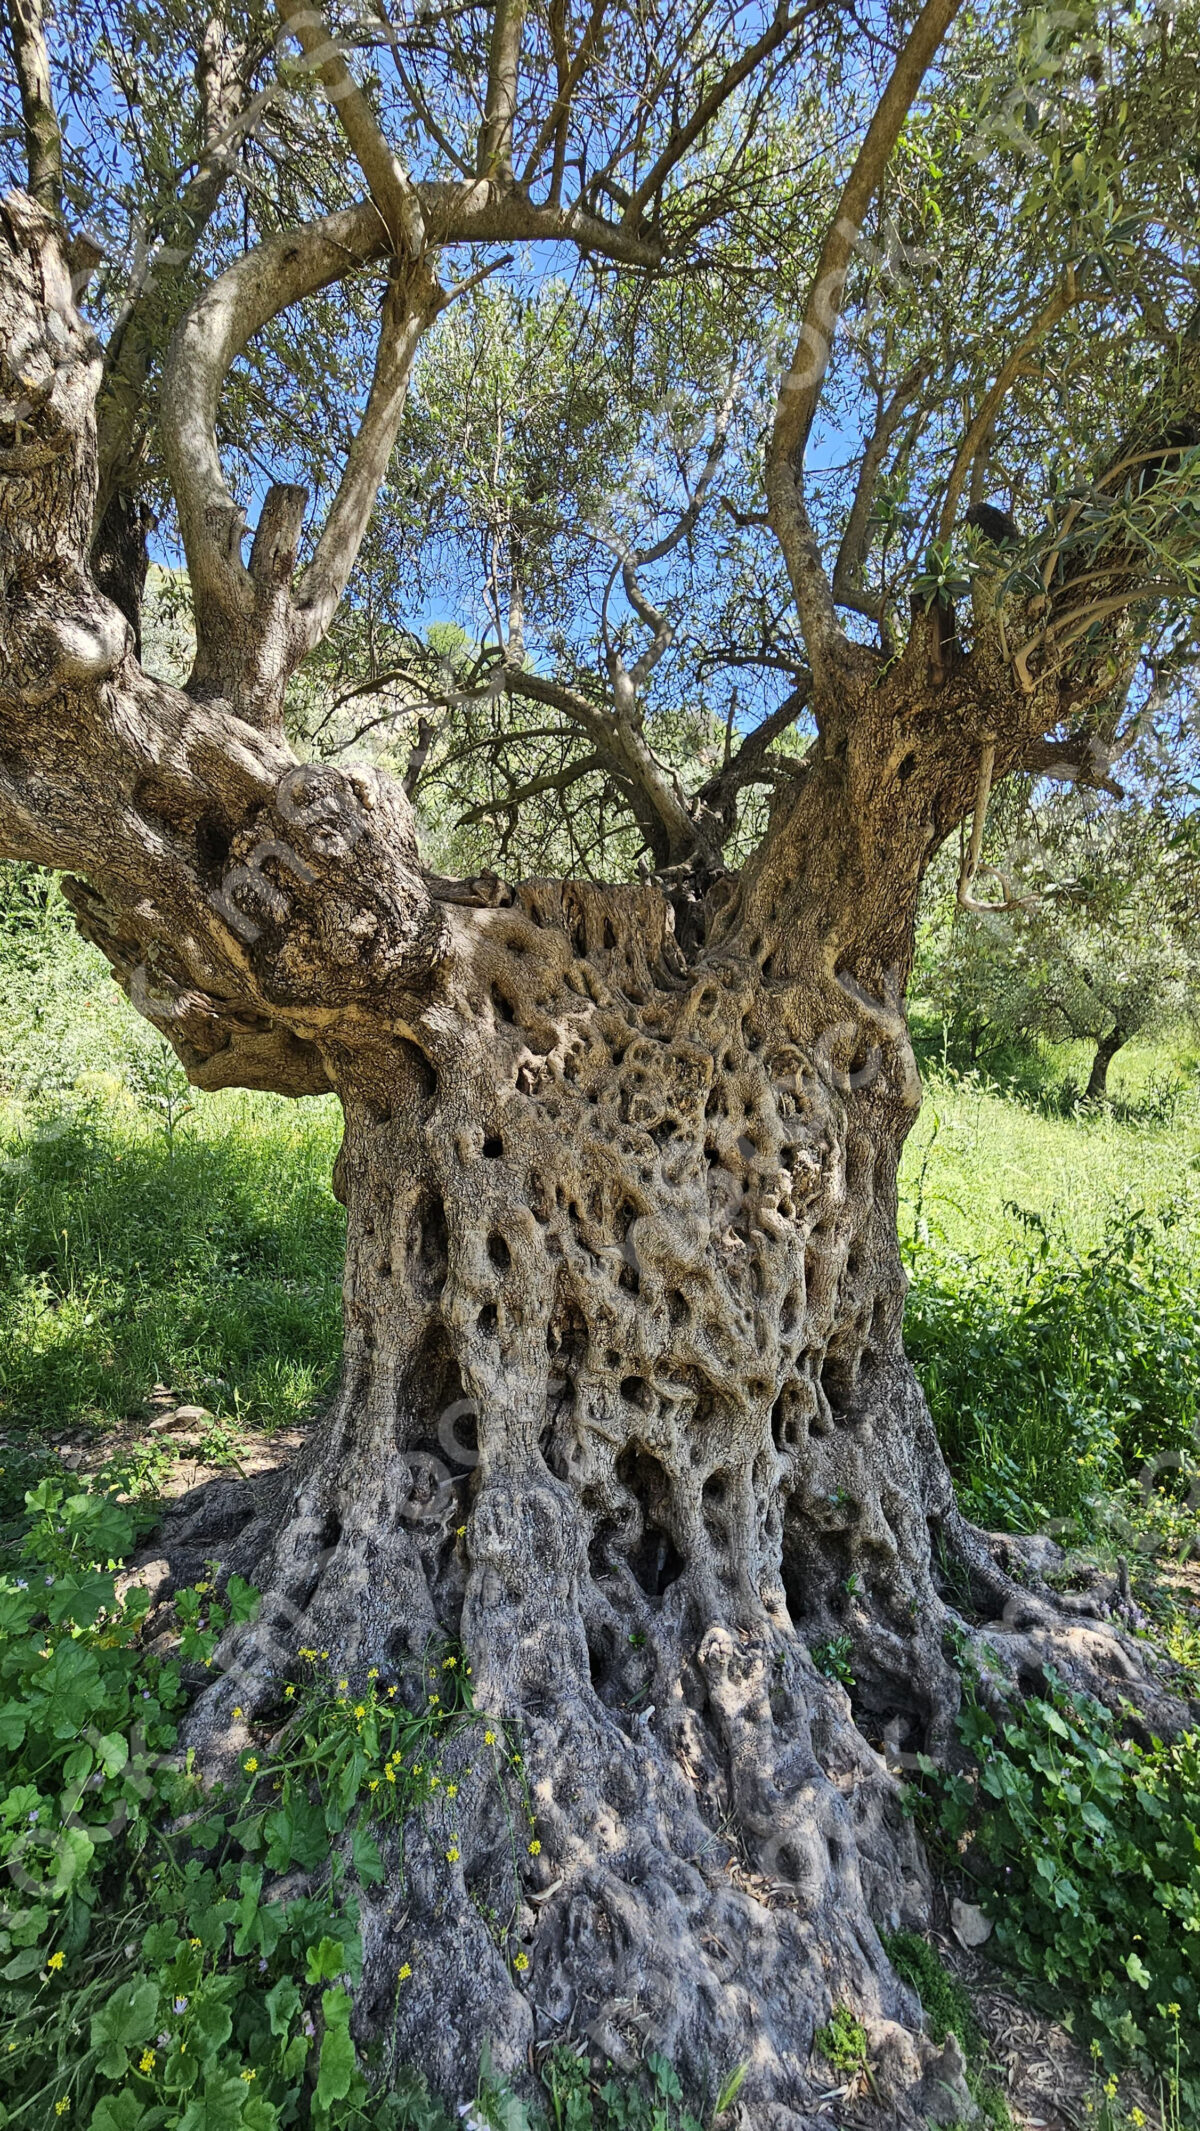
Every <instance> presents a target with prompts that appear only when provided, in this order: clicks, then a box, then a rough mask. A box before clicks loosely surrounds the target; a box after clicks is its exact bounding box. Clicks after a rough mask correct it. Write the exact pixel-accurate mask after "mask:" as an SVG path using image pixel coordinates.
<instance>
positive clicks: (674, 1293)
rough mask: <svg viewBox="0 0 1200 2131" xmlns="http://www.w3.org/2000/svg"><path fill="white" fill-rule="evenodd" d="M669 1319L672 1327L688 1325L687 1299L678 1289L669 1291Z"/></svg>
mask: <svg viewBox="0 0 1200 2131" xmlns="http://www.w3.org/2000/svg"><path fill="white" fill-rule="evenodd" d="M667 1318H668V1321H669V1322H670V1323H671V1324H672V1325H676V1326H678V1325H681V1324H686V1323H687V1319H688V1306H687V1299H686V1297H685V1296H683V1295H681V1294H680V1292H679V1289H678V1288H677V1287H673V1288H668V1289H667Z"/></svg>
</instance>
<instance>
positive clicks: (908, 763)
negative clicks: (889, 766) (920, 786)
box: [896, 747, 917, 784]
mask: <svg viewBox="0 0 1200 2131" xmlns="http://www.w3.org/2000/svg"><path fill="white" fill-rule="evenodd" d="M916 766H917V751H916V748H915V747H913V748H910V749H909V751H908V753H907V755H906V756H905V757H904V760H903V762H902V763H901V764H900V767H899V769H898V770H897V771H896V775H897V777H898V778H899V780H900V782H901V784H907V783H908V780H909V778H910V777H911V776H912V773H913V771H914V770H915V768H916Z"/></svg>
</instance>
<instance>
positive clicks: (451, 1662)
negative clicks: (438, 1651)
mask: <svg viewBox="0 0 1200 2131" xmlns="http://www.w3.org/2000/svg"><path fill="white" fill-rule="evenodd" d="M457 1663H458V1659H457V1658H456V1657H444V1658H443V1659H442V1671H443V1672H453V1670H454V1668H455V1666H456V1665H457Z"/></svg>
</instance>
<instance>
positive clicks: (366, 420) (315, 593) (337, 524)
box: [296, 265, 444, 650]
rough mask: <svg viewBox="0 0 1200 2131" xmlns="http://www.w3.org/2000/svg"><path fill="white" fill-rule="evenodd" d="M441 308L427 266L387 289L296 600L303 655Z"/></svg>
mask: <svg viewBox="0 0 1200 2131" xmlns="http://www.w3.org/2000/svg"><path fill="white" fill-rule="evenodd" d="M443 301H444V297H443V292H442V290H441V289H440V288H439V286H438V283H437V281H436V280H435V278H434V276H433V274H432V273H431V272H430V271H429V269H428V267H427V266H424V265H420V266H415V267H413V268H411V269H410V270H409V271H408V272H407V273H405V274H403V275H402V276H400V277H399V278H397V279H396V280H393V281H392V282H390V283H389V285H388V291H387V295H386V296H385V297H384V303H383V317H382V320H381V322H380V327H379V347H378V351H377V354H376V360H375V375H374V379H373V381H372V385H371V394H370V398H369V399H368V401H367V406H366V411H365V413H364V415H363V418H362V421H361V423H360V424H359V428H358V433H357V435H356V436H355V438H354V440H353V442H352V444H351V446H350V450H349V454H348V456H347V459H346V466H345V470H344V472H343V474H342V479H341V483H340V486H339V488H338V492H337V495H336V496H335V498H334V501H333V505H332V507H331V509H330V512H329V515H328V517H327V518H326V520H325V526H324V530H323V532H322V533H321V537H320V539H319V540H318V542H317V548H316V553H315V554H314V556H313V559H312V561H311V563H310V564H309V566H308V568H307V569H306V570H305V572H304V575H303V577H302V578H301V580H300V584H299V586H298V588H297V592H296V606H297V610H298V612H299V615H300V619H301V626H302V629H303V632H304V637H305V649H306V650H311V649H312V648H313V647H314V646H315V645H316V644H319V643H320V642H321V640H322V638H323V637H324V636H325V634H326V632H327V631H328V629H329V626H330V623H331V622H332V620H333V617H334V614H335V612H336V610H337V606H338V602H339V601H340V599H341V597H342V594H343V592H344V591H345V589H346V585H347V583H348V581H349V578H350V574H351V571H352V570H353V568H354V565H355V562H356V561H357V559H358V551H359V548H360V547H361V546H362V542H363V536H364V534H365V533H366V530H367V526H368V523H369V522H370V517H371V512H372V511H373V509H374V507H375V499H376V496H377V495H378V493H379V489H380V486H381V484H382V482H383V479H384V477H385V475H386V473H387V468H388V461H389V459H390V458H391V455H392V447H393V445H394V444H395V441H396V437H397V434H398V432H399V429H400V421H401V417H402V415H403V413H404V402H405V399H406V397H407V394H408V382H409V378H410V377H411V375H412V366H413V362H414V359H415V357H416V353H417V348H418V345H419V343H420V340H421V336H422V334H423V333H424V332H425V331H426V329H427V328H428V326H429V325H430V324H431V322H432V321H433V319H434V318H435V317H436V316H437V313H438V311H439V309H440V308H441V305H442V303H443Z"/></svg>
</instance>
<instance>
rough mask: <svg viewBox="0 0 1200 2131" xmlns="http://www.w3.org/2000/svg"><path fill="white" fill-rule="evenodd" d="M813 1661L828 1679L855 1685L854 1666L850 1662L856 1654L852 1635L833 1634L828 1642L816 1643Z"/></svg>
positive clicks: (845, 1685) (813, 1649) (850, 1685)
mask: <svg viewBox="0 0 1200 2131" xmlns="http://www.w3.org/2000/svg"><path fill="white" fill-rule="evenodd" d="M811 1655H812V1661H813V1664H814V1665H815V1666H816V1668H817V1671H818V1672H823V1673H824V1675H825V1678H826V1679H827V1680H840V1681H841V1683H842V1685H843V1687H853V1685H854V1668H853V1666H852V1665H851V1663H850V1660H851V1658H852V1657H853V1655H854V1637H853V1636H852V1635H831V1636H830V1638H829V1641H828V1642H827V1643H814V1644H813V1646H812V1653H811Z"/></svg>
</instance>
